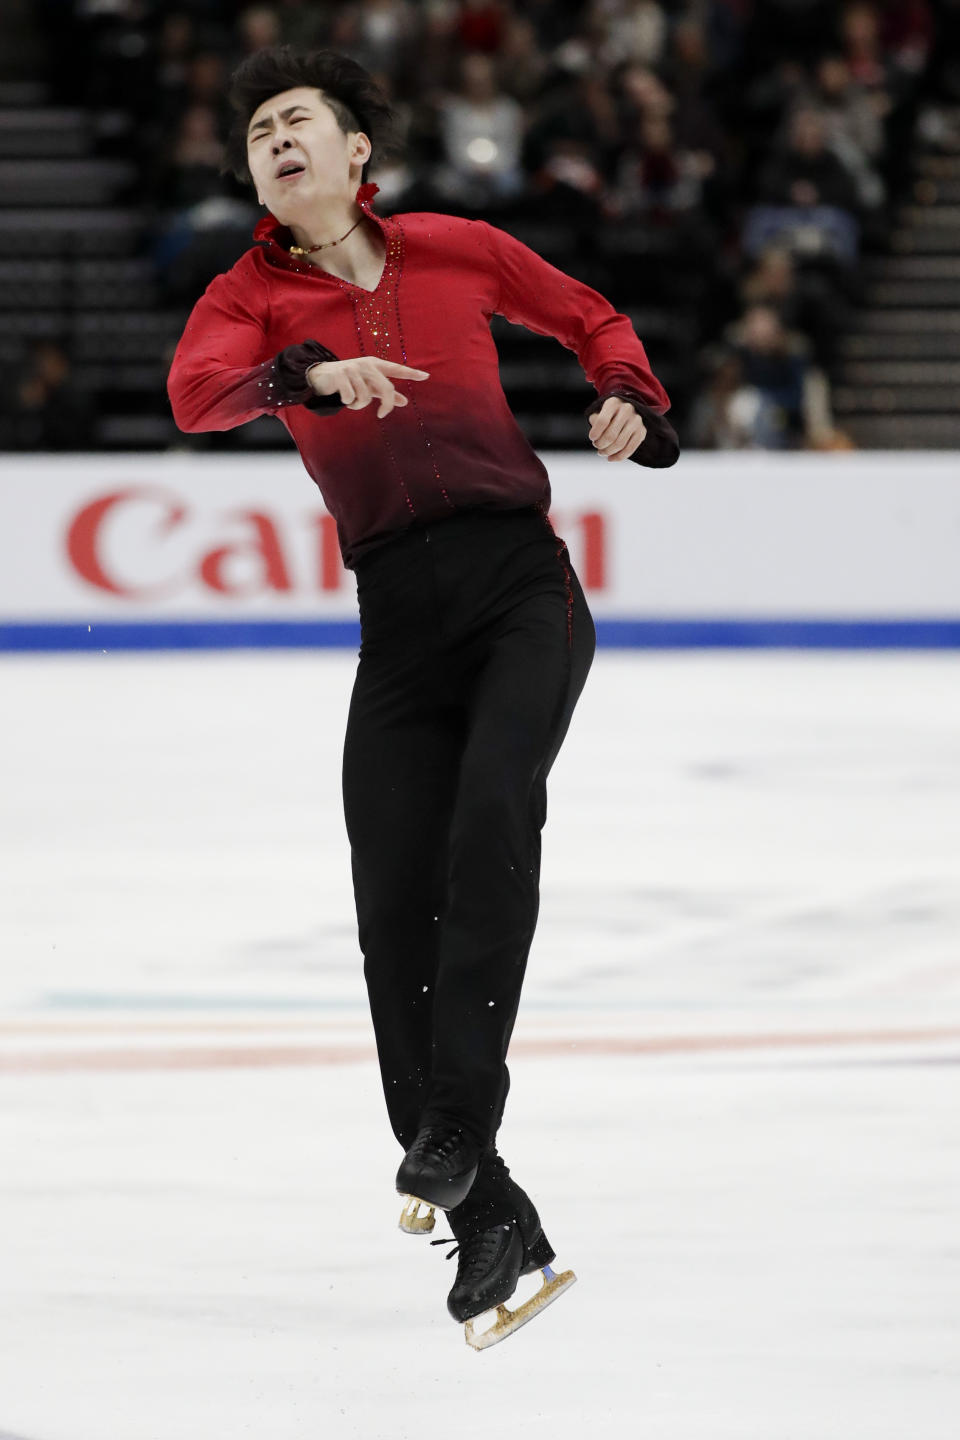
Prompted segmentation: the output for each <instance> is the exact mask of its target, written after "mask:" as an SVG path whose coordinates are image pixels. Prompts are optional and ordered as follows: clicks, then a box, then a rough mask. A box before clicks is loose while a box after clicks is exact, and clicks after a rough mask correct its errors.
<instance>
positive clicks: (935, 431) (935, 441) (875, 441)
mask: <svg viewBox="0 0 960 1440" xmlns="http://www.w3.org/2000/svg"><path fill="white" fill-rule="evenodd" d="M839 423H840V428H841V429H843V430H845V431H846V432H847V434H848V435H849V436H850V437H851V439H852V440H853V441H854V443H855V444H856V445H857V446H858V447H859V448H860V449H861V450H960V415H904V416H901V415H854V414H850V415H845V416H844V417H843V419H842V421H841V422H839Z"/></svg>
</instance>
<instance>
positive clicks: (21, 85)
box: [0, 80, 50, 109]
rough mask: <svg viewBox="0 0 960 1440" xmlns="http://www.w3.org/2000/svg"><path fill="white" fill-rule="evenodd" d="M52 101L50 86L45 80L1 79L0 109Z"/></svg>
mask: <svg viewBox="0 0 960 1440" xmlns="http://www.w3.org/2000/svg"><path fill="white" fill-rule="evenodd" d="M49 103H50V86H49V85H48V84H47V83H46V81H44V80H0V109H6V108H10V109H28V108H30V107H31V106H39V105H47V104H49Z"/></svg>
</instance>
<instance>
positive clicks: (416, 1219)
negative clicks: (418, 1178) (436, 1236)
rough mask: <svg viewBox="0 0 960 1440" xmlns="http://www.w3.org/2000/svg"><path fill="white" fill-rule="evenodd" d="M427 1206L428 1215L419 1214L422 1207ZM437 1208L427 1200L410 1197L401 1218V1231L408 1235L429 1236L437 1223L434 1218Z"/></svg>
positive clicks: (414, 1196)
mask: <svg viewBox="0 0 960 1440" xmlns="http://www.w3.org/2000/svg"><path fill="white" fill-rule="evenodd" d="M421 1205H426V1207H427V1213H426V1215H420V1214H419V1213H418V1211H419V1209H420V1206H421ZM435 1209H436V1207H435V1206H434V1205H430V1204H429V1203H428V1202H427V1201H426V1200H418V1199H417V1197H416V1195H408V1196H407V1203H406V1205H404V1207H403V1214H402V1215H401V1216H400V1229H401V1230H404V1231H405V1232H406V1233H407V1234H408V1235H429V1233H430V1231H431V1230H432V1229H433V1227H434V1225H435V1224H436V1223H437V1222H436V1218H435V1216H434V1213H433V1212H434V1210H435Z"/></svg>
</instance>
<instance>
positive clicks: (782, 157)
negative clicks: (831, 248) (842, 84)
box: [758, 109, 858, 211]
mask: <svg viewBox="0 0 960 1440" xmlns="http://www.w3.org/2000/svg"><path fill="white" fill-rule="evenodd" d="M758 190H759V198H760V199H761V200H767V201H769V203H770V204H771V205H791V206H795V207H798V208H801V209H810V208H812V207H813V206H815V205H832V206H835V207H836V208H837V209H840V210H849V211H855V210H856V209H857V205H858V197H857V188H856V184H855V183H854V179H853V176H852V175H851V174H850V171H849V170H848V169H847V167H846V166H845V165H844V164H843V163H842V162H841V161H840V160H838V159H837V157H836V155H834V153H833V152H832V150H830V149H829V147H828V145H827V125H826V121H825V119H824V117H823V115H822V114H821V112H820V111H819V110H810V109H800V110H795V111H794V113H793V114H792V115H791V117H790V122H789V129H788V132H787V139H786V144H785V145H784V147H783V148H782V149H781V151H780V153H779V154H775V155H774V156H773V157H772V158H771V159H770V161H769V163H768V164H767V166H766V168H765V169H764V171H763V173H762V174H761V176H760V182H759V186H758Z"/></svg>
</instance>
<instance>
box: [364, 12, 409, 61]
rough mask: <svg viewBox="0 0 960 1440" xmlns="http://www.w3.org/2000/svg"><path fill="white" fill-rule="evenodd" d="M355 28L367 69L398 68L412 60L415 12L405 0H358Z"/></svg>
mask: <svg viewBox="0 0 960 1440" xmlns="http://www.w3.org/2000/svg"><path fill="white" fill-rule="evenodd" d="M357 29H358V33H359V39H360V44H361V47H362V54H363V59H362V60H361V64H362V65H364V66H366V68H367V69H368V70H385V69H388V68H393V69H394V70H395V71H397V72H400V71H402V70H403V69H405V68H406V67H408V66H409V65H410V64H411V63H412V61H413V59H414V56H415V54H416V33H417V16H416V12H415V10H414V8H413V6H412V5H410V4H409V0H360V5H359V8H358V10H357Z"/></svg>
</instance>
